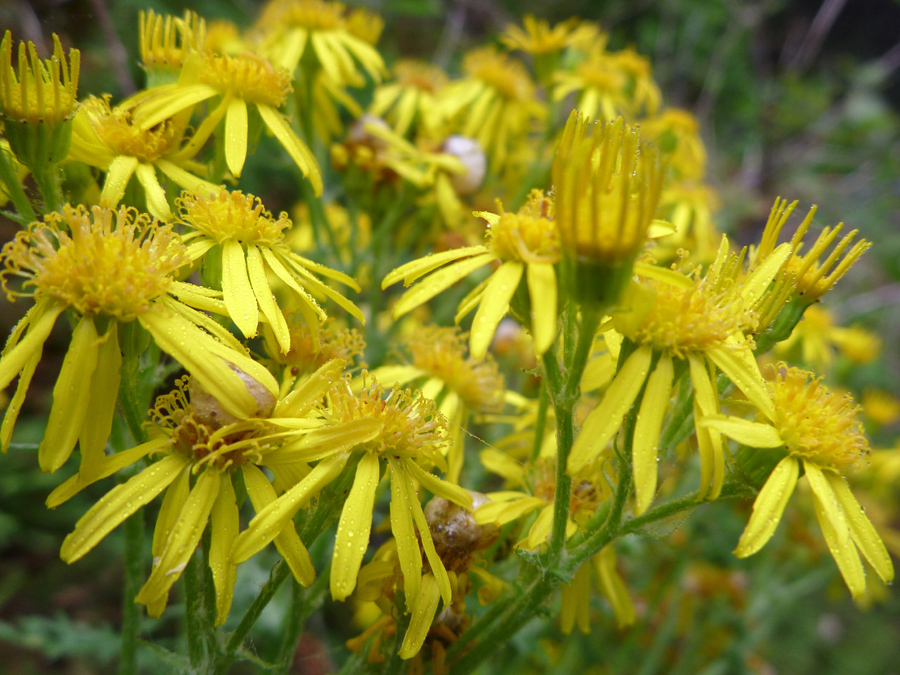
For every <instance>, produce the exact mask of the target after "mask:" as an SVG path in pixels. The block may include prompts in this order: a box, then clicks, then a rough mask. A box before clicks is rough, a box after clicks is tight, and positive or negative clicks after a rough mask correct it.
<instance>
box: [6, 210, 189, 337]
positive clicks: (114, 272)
mask: <svg viewBox="0 0 900 675" xmlns="http://www.w3.org/2000/svg"><path fill="white" fill-rule="evenodd" d="M0 259H2V263H3V271H2V272H0V277H2V280H3V287H4V290H5V291H6V294H7V297H9V299H10V300H11V301H12V300H13V299H14V298H15V297H16V296H33V297H35V298H40V297H52V298H56V299H58V300H60V301H62V302H64V303H65V304H67V305H68V306H70V307H72V308H74V309H75V310H76V311H78V312H79V313H81V314H89V315H97V314H106V315H109V316H112V317H115V318H116V319H118V320H120V321H131V320H133V319H135V318H136V317H137V316H138V315H140V314H142V313H144V312H146V311H147V310H149V309H150V306H151V304H152V302H153V301H154V300H155V299H157V298H159V297H160V296H162V295H164V294H165V293H166V292H167V291H168V289H169V285H170V284H171V282H172V276H171V275H172V273H173V272H174V271H175V270H177V269H178V268H179V267H181V266H182V265H183V264H185V263H186V262H187V256H186V252H185V249H184V245H183V244H182V243H181V239H180V237H179V236H178V234H176V233H175V232H174V231H173V230H172V228H171V227H170V226H168V225H162V224H160V223H159V222H158V221H156V220H155V219H152V218H151V217H150V216H147V215H145V214H138V212H137V211H136V210H134V209H130V208H124V207H123V208H120V209H118V210H117V211H113V210H112V209H109V208H101V207H99V206H95V207H93V208H92V209H90V210H88V209H87V208H85V207H84V206H82V205H79V206H77V207H72V206H70V205H68V204H67V205H66V206H64V207H63V210H62V211H61V212H54V213H49V214H47V215H46V216H44V220H43V221H36V222H34V223H32V224H31V225H30V226H29V228H28V229H27V230H24V231H22V232H19V233H18V234H17V235H16V238H15V239H14V240H13V241H11V242H9V243H8V244H6V246H4V247H3V252H2V254H0ZM14 276H17V277H23V278H24V279H25V282H24V284H23V285H22V288H21V289H20V290H14V289H12V288H10V286H9V281H10V277H14Z"/></svg>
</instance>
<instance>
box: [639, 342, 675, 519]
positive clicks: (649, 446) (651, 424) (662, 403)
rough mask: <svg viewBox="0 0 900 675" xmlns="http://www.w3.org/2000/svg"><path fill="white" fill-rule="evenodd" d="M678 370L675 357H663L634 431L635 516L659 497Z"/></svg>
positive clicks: (660, 358)
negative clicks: (666, 423)
mask: <svg viewBox="0 0 900 675" xmlns="http://www.w3.org/2000/svg"><path fill="white" fill-rule="evenodd" d="M674 373H675V367H674V365H673V364H672V357H671V356H669V355H668V354H663V355H662V356H660V357H659V361H658V362H657V364H656V368H655V369H654V370H653V372H652V373H651V374H650V377H649V378H648V380H647V388H646V389H645V390H644V397H643V400H642V401H641V409H640V411H639V412H638V416H637V423H636V425H635V429H634V443H633V450H632V452H633V456H634V493H635V515H640V514H641V513H643V512H644V511H646V510H647V507H648V506H650V502H651V501H653V495H654V494H656V479H657V471H658V470H657V458H658V443H659V435H660V432H661V430H662V423H663V419H664V418H665V416H666V410H667V409H668V407H669V398H670V397H671V395H672V379H673V377H674Z"/></svg>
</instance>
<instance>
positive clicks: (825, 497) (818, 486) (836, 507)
mask: <svg viewBox="0 0 900 675" xmlns="http://www.w3.org/2000/svg"><path fill="white" fill-rule="evenodd" d="M803 468H804V469H805V470H806V480H808V481H809V487H810V488H812V491H813V495H815V497H816V502H817V503H818V504H819V506H821V507H822V513H823V514H824V515H825V516H827V517H828V521H829V522H830V523H831V528H832V533H833V535H834V536H835V537H836V541H837V543H838V544H839V545H840V546H842V547H848V546H852V544H851V542H850V523H848V522H847V516H846V514H845V513H844V507H843V506H842V505H841V503H840V502H839V501H838V498H837V495H836V494H835V493H834V490H833V489H832V487H831V483H829V482H828V479H827V478H825V472H824V471H823V470H822V469H821V468H820V467H819V466H818V465H817V464H814V463H813V462H807V461H804V462H803ZM829 546H830V544H829Z"/></svg>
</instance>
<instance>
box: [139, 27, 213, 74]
mask: <svg viewBox="0 0 900 675" xmlns="http://www.w3.org/2000/svg"><path fill="white" fill-rule="evenodd" d="M138 32H139V33H140V51H141V67H142V68H143V69H144V71H145V72H146V73H147V86H148V87H155V86H157V85H160V84H166V83H168V82H173V81H175V80H176V79H178V73H179V71H180V70H181V66H182V65H183V64H184V60H185V58H187V55H188V54H190V53H191V52H195V51H201V52H202V51H203V50H204V49H206V21H205V20H204V19H203V18H202V17H200V16H198V15H197V14H196V13H194V12H192V11H190V10H186V11H185V13H184V18H181V17H176V16H172V15H171V14H157V13H156V12H154V11H153V10H152V9H151V10H148V11H146V12H145V11H144V10H141V11H140V12H139V13H138Z"/></svg>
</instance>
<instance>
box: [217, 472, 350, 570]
mask: <svg viewBox="0 0 900 675" xmlns="http://www.w3.org/2000/svg"><path fill="white" fill-rule="evenodd" d="M347 458H348V455H346V454H345V455H338V456H336V457H329V458H328V459H323V460H322V461H321V462H319V463H318V464H316V466H315V468H314V469H313V470H312V471H310V472H309V474H308V475H307V476H306V478H304V479H303V480H302V481H300V482H299V483H297V485H295V486H294V487H292V488H291V489H290V490H288V491H287V492H285V493H284V494H283V495H281V496H280V497H279V498H278V499H276V500H275V501H274V502H272V503H271V504H269V505H268V506H266V507H265V508H263V509H262V510H260V511H259V512H258V513H257V514H256V517H255V518H253V520H251V521H250V525H248V526H247V529H246V530H244V531H243V532H241V534H239V535H238V537H237V539H235V541H234V547H233V548H232V550H231V558H232V560H233V561H234V562H235V563H236V564H237V563H242V562H244V561H245V560H248V559H249V558H250V557H251V556H253V555H255V554H256V553H258V552H259V551H261V550H262V549H263V548H264V547H265V546H266V545H267V544H268V543H269V542H270V541H272V540H273V539H274V538H275V537H276V536H278V534H279V533H280V532H281V531H282V530H284V529H285V527H287V526H288V525H289V524H290V523H291V520H292V519H293V517H294V514H295V513H297V510H298V509H300V508H302V507H303V506H304V505H305V504H307V503H308V502H309V500H310V499H311V498H312V497H314V496H315V495H316V494H318V493H319V491H320V490H321V489H322V488H324V487H325V486H326V485H328V483H330V482H331V481H333V480H334V479H335V478H337V477H338V475H339V474H340V473H341V470H342V469H343V468H344V465H345V464H346V463H347Z"/></svg>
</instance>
